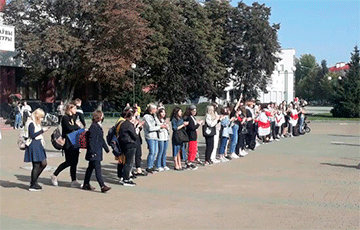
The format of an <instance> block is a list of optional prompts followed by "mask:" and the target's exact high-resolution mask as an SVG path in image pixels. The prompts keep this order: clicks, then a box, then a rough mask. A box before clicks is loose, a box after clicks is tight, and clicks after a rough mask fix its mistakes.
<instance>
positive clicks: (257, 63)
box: [223, 2, 280, 99]
mask: <svg viewBox="0 0 360 230" xmlns="http://www.w3.org/2000/svg"><path fill="white" fill-rule="evenodd" d="M269 17H270V8H268V7H266V6H265V5H264V4H259V3H257V2H254V3H253V4H252V6H247V5H246V4H245V3H243V2H240V3H239V4H238V6H237V7H235V8H233V10H232V11H231V15H230V18H229V19H228V21H227V25H226V27H225V28H226V36H227V41H226V44H225V49H224V52H223V60H224V62H225V63H226V64H227V66H228V68H229V71H230V73H231V76H232V77H231V80H233V81H234V85H235V88H236V89H238V90H239V92H242V93H243V95H244V99H248V98H251V97H257V94H258V90H259V89H261V90H264V91H265V90H266V86H267V84H268V83H269V82H270V79H271V74H272V72H273V70H274V68H275V63H276V62H277V61H279V59H278V57H277V56H276V55H277V53H279V52H280V44H279V42H278V39H277V31H278V30H279V28H280V25H279V24H273V25H270V23H269Z"/></svg>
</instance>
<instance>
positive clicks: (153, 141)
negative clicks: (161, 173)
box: [144, 103, 167, 173]
mask: <svg viewBox="0 0 360 230" xmlns="http://www.w3.org/2000/svg"><path fill="white" fill-rule="evenodd" d="M156 110H157V107H156V105H154V104H152V103H151V104H149V105H148V106H147V110H146V112H145V115H144V120H145V124H144V133H145V139H146V143H147V145H148V149H149V155H148V157H147V168H146V171H147V172H148V173H153V172H157V171H158V170H157V169H155V168H154V162H155V159H156V156H157V154H158V152H159V138H158V132H159V131H160V129H165V128H166V127H167V126H166V125H162V124H160V121H159V119H158V118H157V116H156Z"/></svg>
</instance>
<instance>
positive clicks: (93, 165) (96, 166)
mask: <svg viewBox="0 0 360 230" xmlns="http://www.w3.org/2000/svg"><path fill="white" fill-rule="evenodd" d="M94 169H95V176H96V180H97V181H98V183H99V185H100V188H102V187H103V186H104V185H105V183H104V180H103V179H102V175H101V162H100V161H89V166H88V167H87V169H86V173H85V179H84V185H86V184H90V178H91V174H92V172H93V170H94Z"/></svg>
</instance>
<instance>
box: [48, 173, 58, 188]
mask: <svg viewBox="0 0 360 230" xmlns="http://www.w3.org/2000/svg"><path fill="white" fill-rule="evenodd" d="M50 179H51V183H52V184H53V185H54V186H56V187H57V186H58V185H59V184H58V180H57V176H55V175H54V174H52V175H51V176H50Z"/></svg>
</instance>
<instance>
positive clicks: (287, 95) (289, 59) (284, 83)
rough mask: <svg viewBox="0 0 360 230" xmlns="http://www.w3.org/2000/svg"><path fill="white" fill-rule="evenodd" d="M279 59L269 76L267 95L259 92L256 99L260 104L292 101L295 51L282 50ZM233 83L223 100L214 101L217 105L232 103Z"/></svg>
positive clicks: (229, 85)
mask: <svg viewBox="0 0 360 230" xmlns="http://www.w3.org/2000/svg"><path fill="white" fill-rule="evenodd" d="M278 55H279V56H278V57H279V58H280V59H281V60H280V61H279V62H278V63H276V65H275V70H274V72H273V73H272V75H271V82H269V84H268V86H267V91H268V92H267V93H264V92H262V91H261V92H260V93H259V97H258V98H257V99H258V100H259V101H260V102H262V103H268V102H276V103H278V104H279V103H280V102H282V101H283V100H286V101H287V102H290V101H292V100H294V72H295V49H282V50H281V53H279V54H278ZM233 89H234V86H233V82H230V83H229V84H228V86H227V87H226V88H225V96H224V98H218V99H216V102H217V103H219V104H225V103H227V102H231V101H233V100H234V99H235V98H234V96H233Z"/></svg>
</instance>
